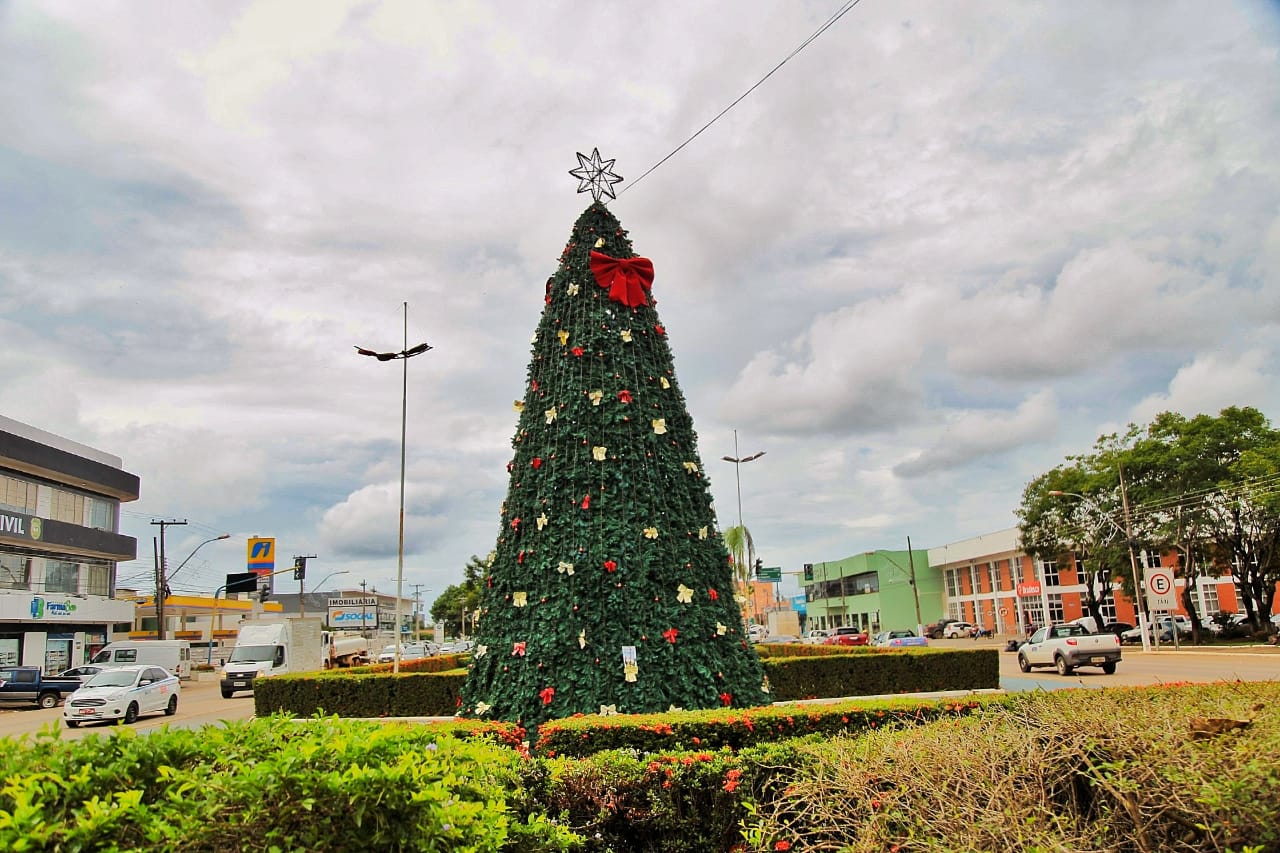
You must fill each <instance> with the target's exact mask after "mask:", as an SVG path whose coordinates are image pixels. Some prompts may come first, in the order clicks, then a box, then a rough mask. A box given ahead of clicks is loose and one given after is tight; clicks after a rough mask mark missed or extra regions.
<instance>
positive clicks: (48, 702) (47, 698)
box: [40, 693, 58, 708]
mask: <svg viewBox="0 0 1280 853" xmlns="http://www.w3.org/2000/svg"><path fill="white" fill-rule="evenodd" d="M40 707H41V708H56V707H58V694H57V693H41V694H40Z"/></svg>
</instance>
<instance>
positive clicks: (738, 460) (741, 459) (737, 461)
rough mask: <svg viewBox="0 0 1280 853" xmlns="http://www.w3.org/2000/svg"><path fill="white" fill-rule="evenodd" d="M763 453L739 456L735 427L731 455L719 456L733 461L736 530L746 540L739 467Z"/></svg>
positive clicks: (753, 609) (745, 572) (753, 607)
mask: <svg viewBox="0 0 1280 853" xmlns="http://www.w3.org/2000/svg"><path fill="white" fill-rule="evenodd" d="M764 453H765V452H764V451H763V450H761V451H760V452H758V453H753V454H751V455H750V456H739V455H738V431H737V430H736V429H735V430H734V431H733V455H732V456H722V457H720V458H721V459H723V460H724V461H725V462H732V463H733V480H734V484H735V485H736V486H737V488H738V532H739V534H740V535H741V536H742V537H743V539H744V540H745V541H749V540H746V535H747V528H746V526H745V525H743V523H742V474H741V469H742V465H743V464H744V463H746V462H754V461H755V460H757V459H759V458H760V457H761V456H764ZM753 550H754V549H753ZM746 556H747V560H746V562H747V565H746V567H745V569H744V570H743V575H744V577H747V578H749V577H750V572H751V557H752V556H753V555H752V554H747V555H746ZM745 583H746V582H745V581H744V584H745ZM747 585H748V586H749V584H747ZM755 613H756V602H755V594H754V591H753V593H752V596H751V616H752V618H754V617H755Z"/></svg>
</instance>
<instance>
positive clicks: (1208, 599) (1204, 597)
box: [1196, 578, 1222, 620]
mask: <svg viewBox="0 0 1280 853" xmlns="http://www.w3.org/2000/svg"><path fill="white" fill-rule="evenodd" d="M1196 586H1197V588H1198V589H1199V590H1200V601H1201V605H1200V618H1201V619H1206V620H1207V619H1212V618H1213V617H1214V616H1215V615H1216V614H1217V613H1218V611H1219V610H1221V609H1222V605H1221V604H1219V603H1218V585H1217V584H1216V583H1212V582H1210V583H1206V582H1205V579H1204V578H1201V579H1200V583H1199V584H1197V585H1196Z"/></svg>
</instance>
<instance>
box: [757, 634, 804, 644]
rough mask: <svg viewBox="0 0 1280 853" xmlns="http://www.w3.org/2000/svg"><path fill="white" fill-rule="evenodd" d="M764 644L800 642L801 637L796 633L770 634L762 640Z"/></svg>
mask: <svg viewBox="0 0 1280 853" xmlns="http://www.w3.org/2000/svg"><path fill="white" fill-rule="evenodd" d="M760 642H761V643H762V644H763V645H774V644H777V643H798V642H800V638H799V637H797V636H796V635H795V634H770V635H769V636H767V637H765V638H764V639H763V640H761V641H760Z"/></svg>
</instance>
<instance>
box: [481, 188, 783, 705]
mask: <svg viewBox="0 0 1280 853" xmlns="http://www.w3.org/2000/svg"><path fill="white" fill-rule="evenodd" d="M593 249H594V250H595V251H598V252H600V253H602V254H604V255H608V256H609V257H611V258H632V257H635V253H634V252H633V251H632V247H631V241H630V240H629V239H628V238H627V232H626V231H624V230H623V229H622V226H621V225H620V224H619V223H618V220H617V219H616V218H614V216H613V214H611V213H610V212H609V211H608V209H607V208H605V207H604V206H602V205H599V204H593V205H592V206H591V207H589V208H588V209H587V210H586V211H585V212H584V213H583V214H582V215H581V216H580V217H579V218H578V221H577V222H576V223H575V224H574V227H573V233H572V235H571V236H570V238H569V242H568V244H567V245H566V246H565V248H564V252H563V253H562V254H561V257H560V266H559V268H558V269H557V270H556V273H555V275H553V276H552V277H551V278H550V279H548V280H547V288H546V302H545V308H544V310H543V312H542V319H541V321H540V322H539V323H538V327H537V331H536V333H535V334H534V337H533V351H532V356H531V359H530V363H529V371H528V377H527V379H526V382H525V389H524V398H523V400H522V401H520V402H519V403H517V408H518V409H519V410H520V417H519V425H518V427H517V429H516V433H515V437H514V439H513V441H512V446H513V448H514V450H515V454H514V457H513V458H512V460H511V461H510V463H509V466H508V467H509V470H510V474H511V477H510V483H509V485H508V489H507V499H506V501H504V503H503V505H502V510H501V522H500V524H501V526H500V528H499V534H498V540H497V545H496V547H495V548H494V551H493V552H492V554H491V555H490V557H489V560H488V566H487V571H486V574H485V576H484V578H483V579H482V582H481V588H480V595H481V615H480V621H479V625H478V627H477V630H476V634H475V639H476V643H477V645H476V648H475V650H474V658H473V661H472V667H471V671H470V674H469V676H468V678H467V683H466V687H465V689H464V691H463V701H462V707H461V708H460V713H461V714H462V715H464V716H474V717H481V718H485V719H500V720H509V721H513V722H520V723H522V724H523V725H525V726H536V725H537V724H539V723H540V722H542V721H545V720H549V719H555V718H560V717H566V716H569V715H572V714H579V713H582V714H595V713H600V712H601V709H602V707H604V708H609V709H613V710H616V711H617V712H618V713H652V712H656V711H666V710H667V709H669V708H671V707H677V708H690V709H692V708H712V707H726V706H728V707H738V708H742V707H752V706H756V705H761V704H764V703H766V702H767V701H768V697H767V695H766V694H765V693H764V690H763V685H762V678H763V673H762V669H761V666H760V661H759V659H758V657H757V656H756V654H755V652H754V650H753V649H752V648H751V646H750V645H749V644H748V642H747V640H746V638H745V637H744V636H743V627H742V618H741V615H740V614H739V611H738V606H737V604H736V603H735V601H734V587H733V576H732V568H731V565H730V561H729V555H728V552H727V551H726V549H725V545H724V542H723V540H722V539H721V537H720V535H719V534H718V532H717V530H716V518H715V514H714V513H713V512H712V509H711V493H710V490H709V488H708V485H707V479H706V474H705V472H704V470H703V467H702V462H701V459H700V458H699V455H698V448H697V435H696V433H695V432H694V429H693V420H692V418H691V417H690V416H689V411H688V408H687V406H686V404H685V400H684V396H683V394H681V392H680V386H679V383H678V382H677V381H676V376H675V369H674V365H673V360H672V355H671V347H670V345H669V344H668V341H667V335H666V330H665V329H664V328H663V326H662V323H661V321H660V320H659V319H658V313H657V310H656V308H655V305H654V301H653V297H652V293H649V294H648V297H647V300H646V302H647V304H641V305H637V306H634V307H628V306H626V305H624V304H623V303H621V302H619V301H615V300H614V299H611V298H610V293H611V291H610V290H609V289H607V288H604V287H601V286H600V285H599V284H597V282H596V279H595V277H594V275H593V274H592V272H591V268H590V262H589V261H590V253H591V251H592V250H593ZM630 648H634V650H635V658H634V662H635V669H634V672H633V673H632V675H634V680H633V681H632V680H628V678H627V672H626V671H625V668H624V649H630Z"/></svg>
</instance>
